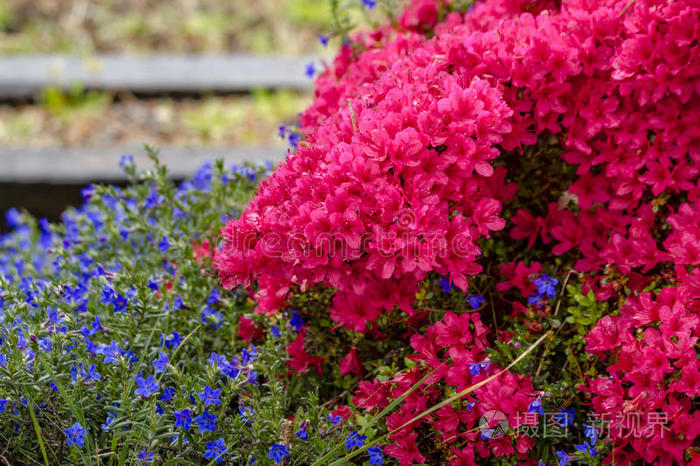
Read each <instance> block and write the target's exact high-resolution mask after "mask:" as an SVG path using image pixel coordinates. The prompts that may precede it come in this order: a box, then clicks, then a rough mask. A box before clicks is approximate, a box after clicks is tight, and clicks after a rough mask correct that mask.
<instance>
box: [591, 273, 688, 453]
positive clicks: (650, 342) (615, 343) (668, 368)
mask: <svg viewBox="0 0 700 466" xmlns="http://www.w3.org/2000/svg"><path fill="white" fill-rule="evenodd" d="M679 271H681V275H680V276H679V277H678V285H677V286H670V287H666V288H662V289H661V290H660V291H659V293H658V294H657V295H654V294H652V293H642V294H640V295H639V296H637V297H632V298H630V299H629V300H628V302H627V303H626V304H625V305H624V306H623V307H622V308H621V309H620V315H617V316H612V317H611V316H605V317H603V318H602V319H600V321H598V323H597V324H596V326H595V327H594V328H593V330H591V332H590V333H589V334H588V336H587V337H586V341H587V347H586V351H587V352H590V353H592V354H595V355H597V356H599V357H601V358H603V359H605V360H606V362H607V364H608V367H607V372H608V376H607V377H600V378H596V379H593V380H591V381H590V383H589V386H588V389H589V390H590V391H591V393H592V394H593V395H594V396H593V408H594V410H595V412H596V413H597V414H598V416H599V417H600V419H601V421H603V422H604V424H605V426H604V427H605V432H604V433H605V435H606V436H608V437H610V439H611V440H612V441H614V444H615V450H614V452H613V453H612V454H614V456H615V461H619V462H621V463H626V462H629V461H639V460H642V461H644V462H647V463H653V462H655V461H658V462H661V463H664V462H667V461H670V460H673V461H676V462H678V463H683V462H684V461H685V459H684V452H685V451H686V450H687V449H688V448H689V447H690V446H691V445H693V443H694V442H695V440H696V439H697V437H698V435H700V412H698V411H696V410H694V409H693V403H694V402H695V401H694V400H697V397H698V395H700V365H699V364H698V358H697V353H696V345H697V342H698V337H700V269H695V271H694V273H692V274H687V273H682V269H679ZM592 443H593V444H595V442H592Z"/></svg>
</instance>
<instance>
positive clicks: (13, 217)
mask: <svg viewBox="0 0 700 466" xmlns="http://www.w3.org/2000/svg"><path fill="white" fill-rule="evenodd" d="M5 223H7V226H8V227H10V228H17V227H18V226H19V225H20V224H21V223H22V214H20V213H19V210H17V209H15V208H12V209H7V211H5Z"/></svg>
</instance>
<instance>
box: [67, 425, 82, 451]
mask: <svg viewBox="0 0 700 466" xmlns="http://www.w3.org/2000/svg"><path fill="white" fill-rule="evenodd" d="M64 432H65V433H66V440H67V441H68V446H69V447H70V446H72V445H77V446H79V447H84V446H85V436H86V435H87V433H88V430H87V429H83V426H81V425H80V423H79V422H76V423H75V424H73V427H71V428H70V429H65V430H64Z"/></svg>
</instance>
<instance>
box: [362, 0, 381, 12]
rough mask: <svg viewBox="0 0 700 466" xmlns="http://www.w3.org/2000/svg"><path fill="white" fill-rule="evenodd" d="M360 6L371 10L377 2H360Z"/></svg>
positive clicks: (366, 0)
mask: <svg viewBox="0 0 700 466" xmlns="http://www.w3.org/2000/svg"><path fill="white" fill-rule="evenodd" d="M362 4H363V5H364V6H366V7H367V8H369V9H370V10H371V9H372V8H374V7H375V6H377V0H362Z"/></svg>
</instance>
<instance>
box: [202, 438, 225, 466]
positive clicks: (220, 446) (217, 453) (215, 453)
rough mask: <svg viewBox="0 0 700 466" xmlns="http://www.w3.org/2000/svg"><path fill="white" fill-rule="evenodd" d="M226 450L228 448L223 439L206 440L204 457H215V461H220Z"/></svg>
mask: <svg viewBox="0 0 700 466" xmlns="http://www.w3.org/2000/svg"><path fill="white" fill-rule="evenodd" d="M227 451H228V448H227V447H226V445H225V444H224V439H223V438H219V440H217V441H216V442H207V450H206V451H205V452H204V457H205V458H207V459H214V458H216V462H217V463H221V460H222V459H223V456H224V454H225V453H226V452H227Z"/></svg>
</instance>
